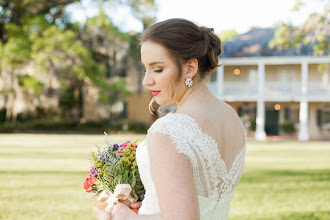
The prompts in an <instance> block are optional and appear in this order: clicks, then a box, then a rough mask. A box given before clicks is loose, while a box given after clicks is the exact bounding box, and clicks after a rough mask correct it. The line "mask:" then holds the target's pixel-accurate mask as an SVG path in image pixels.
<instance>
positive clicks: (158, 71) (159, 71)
mask: <svg viewBox="0 0 330 220" xmlns="http://www.w3.org/2000/svg"><path fill="white" fill-rule="evenodd" d="M155 72H156V73H161V72H163V69H158V70H155Z"/></svg>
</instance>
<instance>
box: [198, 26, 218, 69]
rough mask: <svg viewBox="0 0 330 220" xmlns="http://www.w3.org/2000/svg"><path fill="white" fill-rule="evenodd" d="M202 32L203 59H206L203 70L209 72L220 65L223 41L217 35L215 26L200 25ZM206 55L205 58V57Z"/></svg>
mask: <svg viewBox="0 0 330 220" xmlns="http://www.w3.org/2000/svg"><path fill="white" fill-rule="evenodd" d="M200 30H201V32H202V36H203V37H202V42H203V43H201V46H202V47H204V48H203V49H202V50H201V52H202V59H204V60H205V62H206V64H207V65H205V66H204V69H201V72H205V73H208V72H210V71H212V70H213V69H214V68H216V67H218V66H219V62H218V61H219V56H220V54H221V41H220V39H219V37H218V36H217V35H215V34H214V29H213V28H208V27H203V26H202V27H200ZM203 57H204V58H203Z"/></svg>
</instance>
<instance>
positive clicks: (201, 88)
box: [177, 80, 213, 111]
mask: <svg viewBox="0 0 330 220" xmlns="http://www.w3.org/2000/svg"><path fill="white" fill-rule="evenodd" d="M211 96H213V95H212V93H211V92H210V90H209V89H208V88H207V86H206V84H205V82H204V80H201V82H199V83H198V84H196V85H194V86H192V87H190V88H188V89H187V91H186V92H185V94H184V95H183V96H182V98H181V99H180V100H179V101H178V102H177V104H178V109H177V111H180V109H183V108H184V107H185V106H190V104H194V103H199V104H201V103H202V102H203V101H205V100H209V98H210V97H211Z"/></svg>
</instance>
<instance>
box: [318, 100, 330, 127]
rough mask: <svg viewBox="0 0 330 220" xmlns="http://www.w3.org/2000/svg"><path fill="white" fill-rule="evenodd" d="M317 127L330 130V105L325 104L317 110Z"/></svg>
mask: <svg viewBox="0 0 330 220" xmlns="http://www.w3.org/2000/svg"><path fill="white" fill-rule="evenodd" d="M316 116H317V125H318V126H319V127H321V128H329V129H330V105H329V104H326V105H324V107H323V108H322V109H318V110H317V113H316Z"/></svg>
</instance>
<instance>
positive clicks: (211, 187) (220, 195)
mask: <svg viewBox="0 0 330 220" xmlns="http://www.w3.org/2000/svg"><path fill="white" fill-rule="evenodd" d="M152 132H156V133H160V134H164V135H166V136H168V137H170V138H171V139H172V141H173V142H174V143H175V146H176V148H177V150H178V152H180V153H183V154H184V155H186V156H187V157H188V158H189V161H190V164H191V167H192V169H193V175H194V180H195V184H196V188H197V193H198V202H199V208H200V219H205V220H206V219H207V220H212V219H227V216H228V213H229V206H230V202H231V200H232V198H233V194H234V191H235V188H236V186H237V183H238V182H239V180H240V177H241V175H242V171H243V165H244V158H245V149H246V143H245V137H244V143H243V145H241V146H230V147H231V148H232V149H233V150H230V151H226V154H225V155H220V153H219V148H218V145H217V143H216V141H215V139H213V138H211V137H210V136H209V135H208V134H206V133H203V131H202V129H201V128H200V127H199V125H198V123H197V122H196V121H195V120H194V119H193V118H192V117H190V116H188V115H186V114H183V113H169V114H167V115H166V116H164V117H162V118H159V119H157V120H156V121H155V122H154V123H153V124H152V125H151V127H150V128H149V129H148V134H147V138H146V139H144V140H143V141H142V142H141V143H140V144H139V146H138V148H137V151H136V160H137V165H138V167H139V172H140V176H141V180H142V182H143V184H144V187H145V189H146V193H145V197H144V200H143V201H142V206H141V208H140V209H139V212H138V213H139V214H156V213H160V208H159V204H158V197H157V193H156V189H155V186H154V184H153V181H152V178H151V173H150V163H149V154H148V146H147V139H148V135H149V134H150V133H152ZM233 139H234V138H233ZM230 142H232V143H235V141H234V140H233V141H230ZM229 144H230V143H229ZM222 152H224V151H222ZM229 167H230V168H229Z"/></svg>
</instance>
